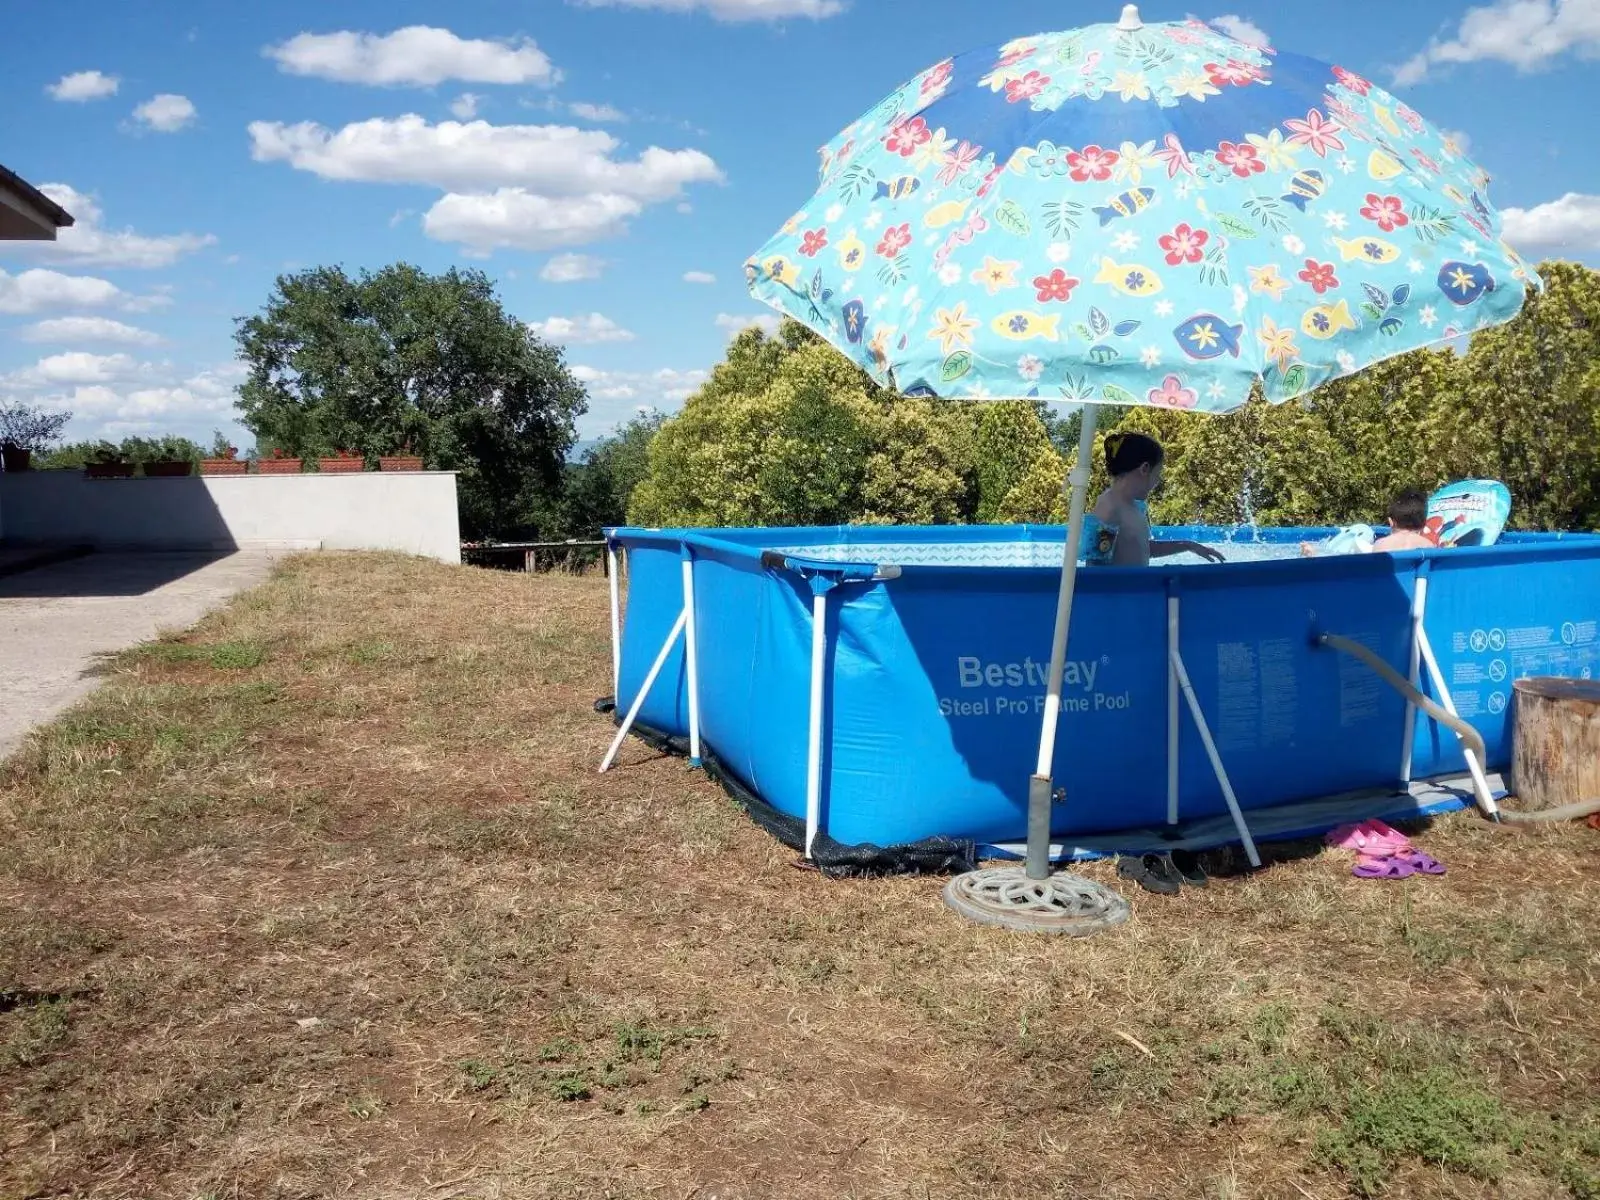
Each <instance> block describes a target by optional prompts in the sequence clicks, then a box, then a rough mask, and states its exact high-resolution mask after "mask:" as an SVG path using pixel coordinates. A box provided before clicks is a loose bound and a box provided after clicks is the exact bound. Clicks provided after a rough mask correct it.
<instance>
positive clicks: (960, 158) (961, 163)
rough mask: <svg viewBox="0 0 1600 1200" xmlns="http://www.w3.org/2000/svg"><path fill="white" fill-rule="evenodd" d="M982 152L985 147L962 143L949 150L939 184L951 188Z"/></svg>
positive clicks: (940, 169) (941, 168)
mask: <svg viewBox="0 0 1600 1200" xmlns="http://www.w3.org/2000/svg"><path fill="white" fill-rule="evenodd" d="M982 152H983V147H982V146H978V145H974V144H973V143H972V142H962V143H960V144H959V145H957V146H956V148H955V149H954V150H947V151H946V152H945V156H944V162H943V163H942V164H941V166H940V167H939V175H938V179H939V182H940V183H942V184H943V185H944V186H945V187H949V186H950V185H951V184H952V183H954V182H955V181H956V180H958V179H960V178H961V177H962V176H963V175H965V174H966V173H967V172H968V171H970V170H971V169H972V164H973V163H975V162H977V161H978V155H979V154H981V153H982ZM1063 170H1065V168H1063Z"/></svg>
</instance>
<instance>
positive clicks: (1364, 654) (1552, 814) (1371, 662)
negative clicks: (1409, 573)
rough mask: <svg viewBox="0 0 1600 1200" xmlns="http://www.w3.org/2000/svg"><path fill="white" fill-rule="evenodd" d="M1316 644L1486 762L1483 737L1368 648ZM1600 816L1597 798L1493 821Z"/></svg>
mask: <svg viewBox="0 0 1600 1200" xmlns="http://www.w3.org/2000/svg"><path fill="white" fill-rule="evenodd" d="M1317 644H1318V645H1321V646H1327V647H1328V648H1329V649H1331V650H1342V651H1343V652H1344V653H1346V654H1349V655H1352V656H1353V657H1355V658H1358V659H1360V660H1361V661H1362V662H1364V663H1366V664H1367V666H1369V667H1371V668H1372V669H1373V670H1374V671H1376V672H1377V673H1378V675H1379V676H1380V677H1382V679H1383V680H1384V682H1385V683H1387V684H1388V685H1389V686H1390V687H1392V688H1394V690H1395V691H1397V692H1399V693H1400V694H1401V695H1403V696H1405V698H1406V699H1407V700H1410V701H1411V703H1413V704H1415V705H1416V706H1417V707H1418V708H1420V709H1421V710H1422V711H1423V712H1425V713H1427V714H1428V715H1429V716H1430V717H1432V718H1433V719H1434V720H1435V721H1437V722H1439V724H1441V725H1443V726H1445V727H1447V728H1448V729H1450V730H1451V731H1452V732H1453V733H1455V734H1456V735H1457V736H1459V737H1460V738H1461V741H1462V743H1463V744H1464V745H1465V747H1466V749H1467V750H1469V751H1471V752H1472V753H1474V754H1476V755H1477V756H1478V761H1479V762H1480V763H1487V762H1488V752H1487V749H1486V747H1485V746H1484V743H1483V735H1482V734H1480V733H1479V732H1478V731H1477V730H1476V729H1474V728H1473V727H1472V726H1471V725H1468V724H1467V723H1466V722H1465V721H1463V720H1462V719H1461V718H1460V717H1458V716H1456V715H1455V714H1454V713H1453V712H1450V711H1449V710H1448V709H1446V708H1444V707H1443V706H1442V705H1440V704H1437V703H1435V702H1434V701H1433V700H1430V699H1429V698H1428V697H1427V696H1424V695H1423V694H1422V693H1421V692H1420V691H1418V690H1417V689H1416V688H1414V687H1412V686H1411V681H1410V680H1408V679H1407V678H1406V677H1405V676H1404V675H1402V674H1400V672H1399V671H1396V670H1395V669H1394V668H1393V667H1391V666H1390V665H1389V664H1388V663H1386V662H1384V661H1383V659H1381V658H1379V657H1378V656H1377V655H1376V654H1374V653H1373V652H1372V651H1371V650H1370V649H1369V648H1368V647H1366V646H1363V645H1362V644H1361V643H1360V642H1354V641H1351V640H1350V639H1349V638H1347V637H1341V636H1340V635H1338V634H1337V633H1324V634H1320V635H1318V637H1317ZM1595 813H1600V798H1596V799H1593V800H1581V801H1579V802H1578V803H1576V804H1566V805H1563V806H1562V807H1560V808H1550V809H1545V810H1544V811H1543V812H1512V811H1510V810H1509V809H1505V808H1502V809H1501V810H1500V811H1499V813H1498V814H1495V819H1497V820H1502V821H1528V822H1533V821H1581V820H1582V819H1583V818H1584V817H1588V816H1593V815H1594V814H1595Z"/></svg>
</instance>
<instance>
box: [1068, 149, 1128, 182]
mask: <svg viewBox="0 0 1600 1200" xmlns="http://www.w3.org/2000/svg"><path fill="white" fill-rule="evenodd" d="M1117 157H1118V156H1117V152H1116V151H1115V150H1105V149H1102V148H1101V147H1099V146H1093V145H1090V146H1085V147H1084V148H1083V149H1082V150H1068V151H1067V166H1068V167H1069V168H1070V169H1071V172H1072V178H1073V179H1075V180H1077V181H1078V182H1079V183H1088V182H1089V181H1090V180H1093V181H1095V182H1096V183H1104V182H1105V181H1106V180H1107V179H1110V178H1111V169H1112V168H1113V167H1115V166H1116V165H1117Z"/></svg>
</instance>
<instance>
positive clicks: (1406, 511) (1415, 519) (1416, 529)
mask: <svg viewBox="0 0 1600 1200" xmlns="http://www.w3.org/2000/svg"><path fill="white" fill-rule="evenodd" d="M1427 523H1428V497H1427V495H1426V494H1425V493H1424V492H1422V491H1420V490H1419V489H1417V488H1407V489H1406V490H1405V491H1403V492H1401V493H1400V494H1399V495H1398V496H1396V497H1395V498H1394V499H1393V500H1391V501H1390V502H1389V527H1390V528H1391V529H1404V530H1406V531H1407V532H1408V533H1421V532H1422V527H1423V526H1424V525H1426V524H1427Z"/></svg>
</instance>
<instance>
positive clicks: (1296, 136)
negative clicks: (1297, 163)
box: [1283, 108, 1344, 158]
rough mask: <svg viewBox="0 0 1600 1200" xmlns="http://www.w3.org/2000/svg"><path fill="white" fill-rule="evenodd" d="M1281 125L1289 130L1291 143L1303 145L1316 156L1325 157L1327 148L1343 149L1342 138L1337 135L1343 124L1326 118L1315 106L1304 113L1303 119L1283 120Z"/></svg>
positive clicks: (1342, 130)
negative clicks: (1304, 117)
mask: <svg viewBox="0 0 1600 1200" xmlns="http://www.w3.org/2000/svg"><path fill="white" fill-rule="evenodd" d="M1283 127H1284V128H1285V129H1287V130H1288V131H1289V141H1290V142H1291V143H1293V144H1294V145H1298V146H1304V147H1305V148H1306V149H1308V150H1310V151H1311V153H1313V154H1315V155H1316V156H1317V157H1318V158H1327V157H1328V151H1329V150H1343V149H1344V140H1343V139H1342V138H1340V137H1339V134H1341V133H1343V132H1344V126H1343V125H1340V124H1339V123H1338V122H1337V121H1330V120H1328V118H1326V117H1324V116H1323V115H1322V113H1321V112H1320V111H1318V110H1317V109H1315V108H1313V109H1312V110H1311V111H1310V112H1308V113H1306V119H1305V120H1304V121H1299V120H1290V121H1285V122H1284V123H1283Z"/></svg>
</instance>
